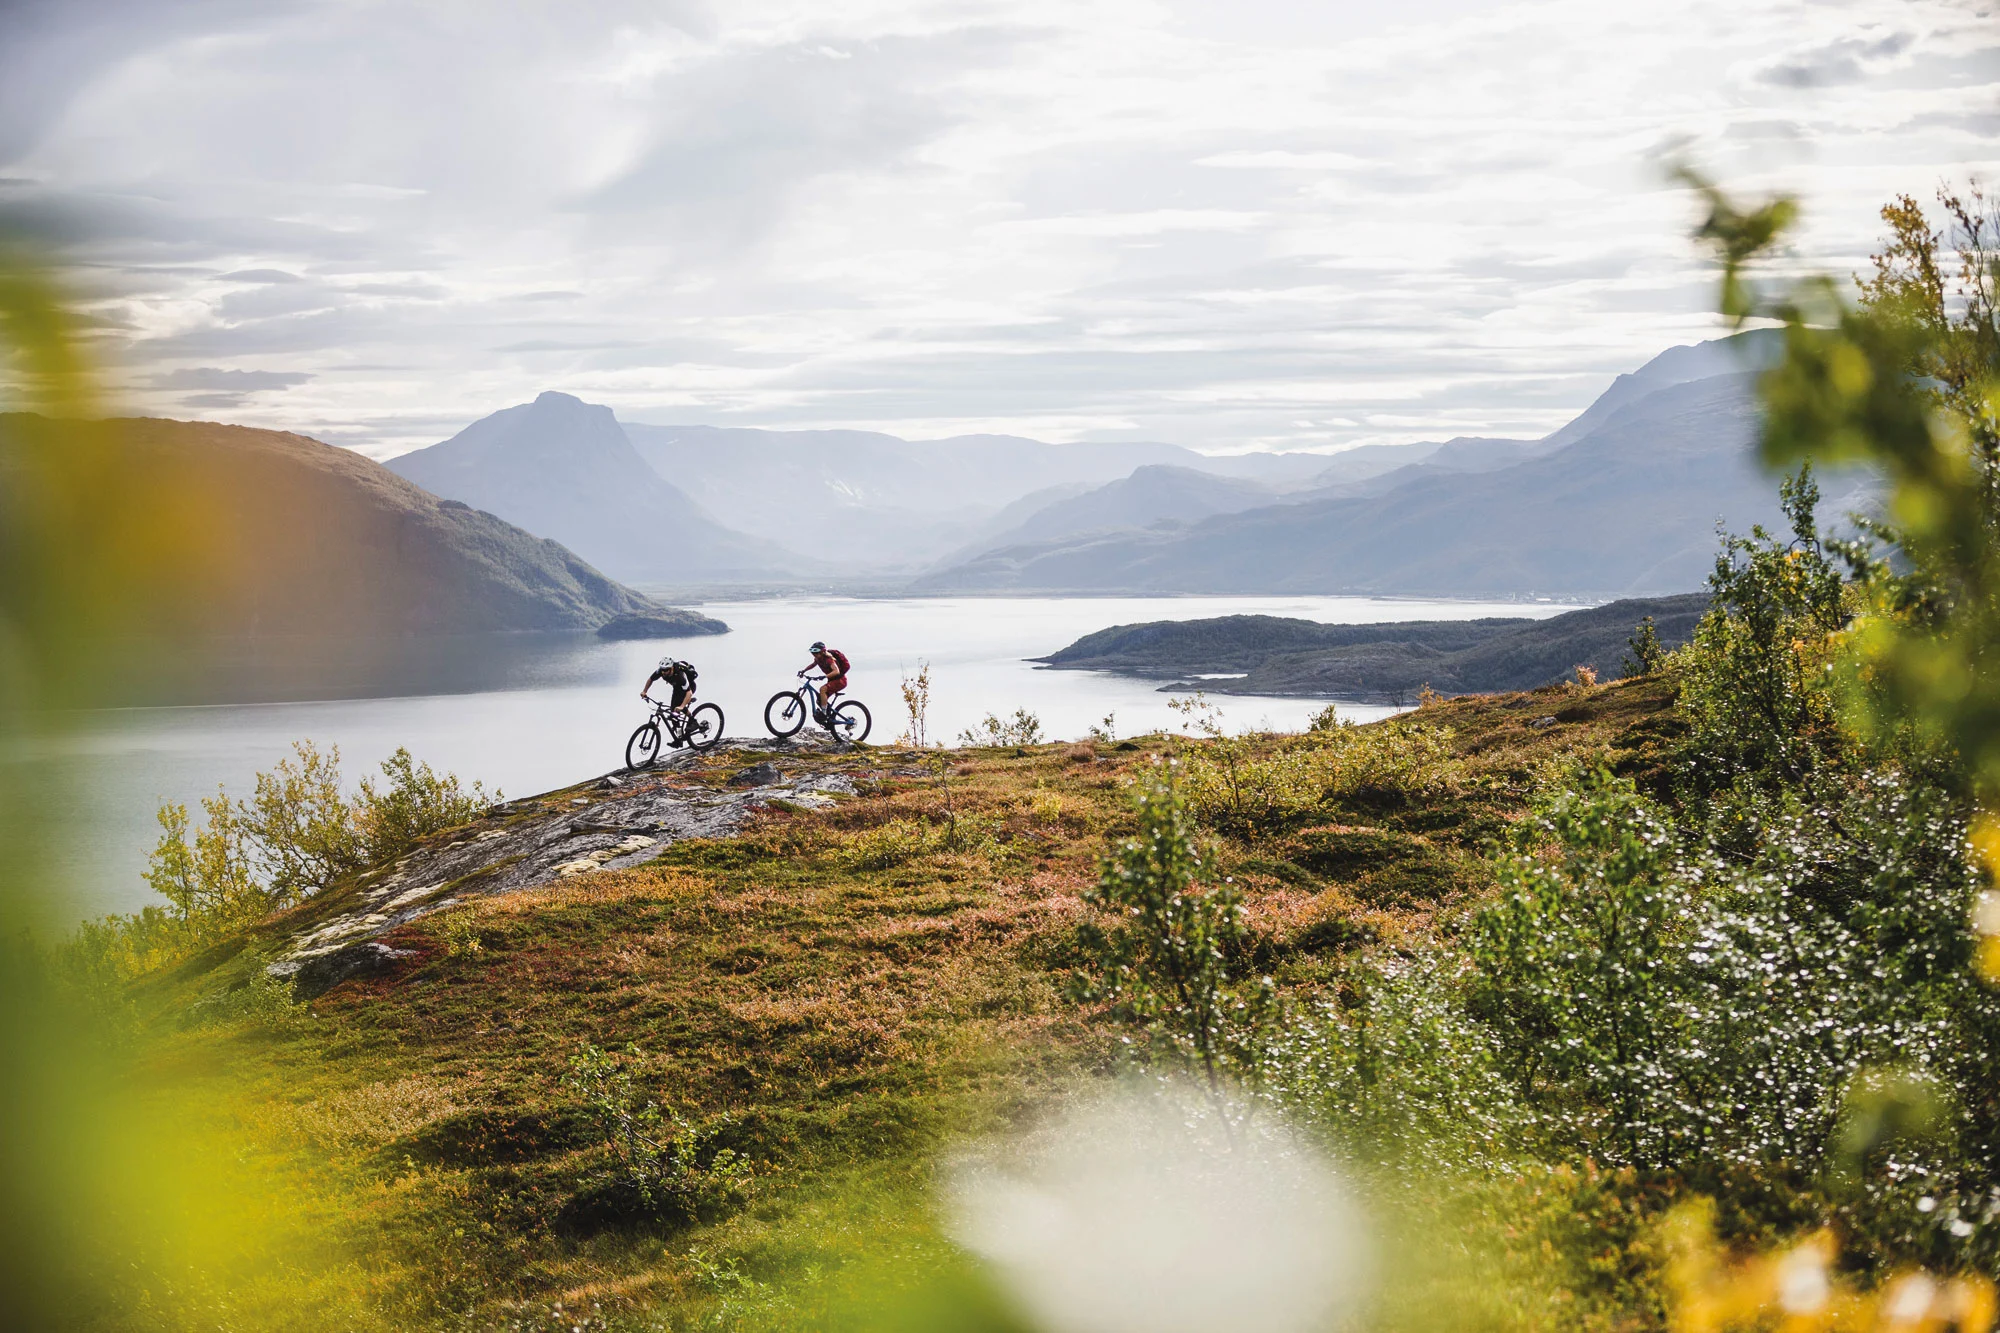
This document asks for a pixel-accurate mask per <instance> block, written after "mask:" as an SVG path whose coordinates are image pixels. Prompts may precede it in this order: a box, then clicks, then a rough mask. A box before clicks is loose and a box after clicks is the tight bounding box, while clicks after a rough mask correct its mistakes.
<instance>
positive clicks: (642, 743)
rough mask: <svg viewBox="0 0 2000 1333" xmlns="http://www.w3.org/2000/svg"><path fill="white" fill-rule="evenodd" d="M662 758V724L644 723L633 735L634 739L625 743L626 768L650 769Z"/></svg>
mask: <svg viewBox="0 0 2000 1333" xmlns="http://www.w3.org/2000/svg"><path fill="white" fill-rule="evenodd" d="M659 757H660V724H659V723H657V722H642V723H640V724H639V729H638V730H637V731H635V732H633V733H632V739H631V740H629V741H626V742H625V767H627V768H650V767H652V764H653V761H654V760H655V759H658V758H659Z"/></svg>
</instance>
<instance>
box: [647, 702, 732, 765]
mask: <svg viewBox="0 0 2000 1333" xmlns="http://www.w3.org/2000/svg"><path fill="white" fill-rule="evenodd" d="M721 739H722V710H721V709H720V708H717V707H716V706H715V705H714V704H696V705H695V706H694V709H693V711H689V710H688V709H685V708H673V707H669V706H668V705H667V704H664V703H662V702H660V701H659V700H658V699H655V700H653V716H652V719H651V720H650V721H647V722H641V723H640V724H639V729H638V730H637V731H635V732H633V733H632V739H631V740H629V741H626V742H625V767H627V768H646V767H648V766H650V765H651V764H652V762H653V761H654V760H656V759H658V758H659V757H660V746H661V745H662V744H663V743H664V744H666V745H671V746H673V747H674V748H675V749H679V748H680V747H681V746H683V745H692V746H693V747H694V748H695V749H697V750H713V749H714V748H715V746H716V743H717V742H718V741H720V740H721Z"/></svg>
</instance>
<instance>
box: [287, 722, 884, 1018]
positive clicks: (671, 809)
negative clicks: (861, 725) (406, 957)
mask: <svg viewBox="0 0 2000 1333" xmlns="http://www.w3.org/2000/svg"><path fill="white" fill-rule="evenodd" d="M735 748H736V749H737V750H738V751H739V752H742V751H748V752H751V753H779V752H781V753H784V754H787V755H790V756H792V767H794V768H795V769H798V770H802V771H799V772H797V774H796V776H795V777H793V778H792V779H791V780H790V781H789V782H787V781H786V780H785V779H784V776H783V774H782V773H781V771H780V770H779V768H778V766H777V765H776V764H773V763H771V762H769V761H765V762H761V763H758V764H755V765H753V766H751V767H750V768H749V769H746V770H745V774H746V775H754V776H755V778H756V781H755V783H754V785H751V786H748V787H744V786H726V787H712V786H709V785H707V784H706V783H703V782H700V781H697V780H694V778H693V774H695V773H698V772H700V771H702V769H703V766H704V762H703V761H704V760H705V759H707V758H709V757H708V756H698V755H694V754H691V753H687V752H682V753H678V754H674V755H670V756H668V757H667V758H665V759H663V760H661V761H660V763H659V764H658V765H657V766H656V767H654V768H652V769H648V770H646V771H644V772H640V773H633V774H629V775H627V776H625V777H624V778H622V779H621V780H620V781H619V782H617V783H616V784H610V783H606V782H605V781H604V780H602V779H599V780H598V781H596V782H593V783H591V784H589V788H588V789H589V791H590V792H591V793H592V794H591V795H588V796H572V795H570V791H574V790H576V789H574V788H571V789H569V790H568V791H562V792H553V793H549V794H547V795H544V796H540V797H529V798H524V799H521V800H516V801H509V802H506V803H504V804H502V805H496V806H493V807H491V808H489V809H488V811H487V813H486V816H485V818H484V819H483V820H482V821H481V825H482V826H479V827H474V828H471V829H465V830H460V831H458V832H457V833H456V834H454V835H453V836H452V837H451V838H450V839H449V840H448V841H443V842H437V843H431V844H427V845H425V846H422V847H419V848H417V849H416V850H415V851H413V852H411V853H410V854H409V855H407V856H405V857H403V858H401V859H400V860H398V861H396V862H395V863H394V864H392V865H387V866H381V867H377V868H375V869H373V870H370V871H368V872H366V873H364V874H363V875H362V877H361V903H360V905H359V906H357V907H355V908H353V909H351V910H349V911H347V912H344V913H342V914H340V915H338V916H336V917H333V918H332V919H330V920H326V921H322V922H319V923H317V924H316V925H314V926H313V927H312V928H310V929H308V930H305V931H302V932H300V933H299V934H298V935H296V936H294V937H293V939H292V940H291V942H290V946H289V948H288V949H287V950H286V952H285V953H284V955H283V956H282V957H280V958H279V959H278V960H277V961H276V962H273V963H272V964H270V965H269V967H268V968H267V969H266V970H267V971H268V972H269V973H270V975H272V976H274V977H278V978H280V979H290V980H291V981H292V983H293V986H294V988H295V989H296V990H297V991H298V992H299V994H300V995H302V996H309V995H317V994H320V993H322V992H324V991H326V990H328V989H331V988H332V987H333V986H336V985H339V984H340V982H341V981H344V980H346V979H347V978H348V977H350V976H355V975H359V974H360V973H361V972H362V971H364V970H366V969H369V968H379V967H381V966H384V965H386V964H387V962H389V961H393V959H394V958H396V957H400V956H402V955H401V954H399V953H398V952H397V951H396V950H394V949H390V948H388V947H387V946H385V945H379V944H376V943H375V942H376V940H377V937H379V936H381V935H383V934H385V933H387V932H388V931H391V930H394V929H395V928H396V927H398V926H401V925H404V924H406V923H408V922H410V921H414V920H416V919H418V918H420V917H423V916H427V915H429V914H430V913H433V912H437V911H441V910H444V909H446V908H449V907H453V906H456V905H458V904H460V903H463V902H466V901H468V900H472V899H477V898H481V897H488V896H491V895H495V894H506V893H519V892H521V891H523V890H526V889H532V888H537V887H540V886H541V885H544V884H551V883H554V882H556V881H557V880H560V879H567V878H569V877H571V876H574V875H583V874H594V873H596V872H597V871H600V870H626V869H630V868H632V867H634V866H638V865H643V864H645V863H646V862H647V861H650V860H652V859H653V858H655V857H657V856H658V855H659V854H660V853H661V852H663V851H664V850H666V848H668V847H669V846H671V845H672V844H673V843H675V842H677V841H679V840H680V839H683V838H725V837H729V836H731V835H733V834H735V833H736V832H738V831H739V830H740V829H741V828H742V826H743V821H744V820H745V819H746V818H748V817H749V816H750V815H751V813H753V812H754V811H757V810H760V809H764V808H767V807H769V806H771V805H772V804H773V803H774V802H780V801H782V802H784V803H786V804H788V805H791V806H795V807H801V808H806V809H817V808H820V807H823V806H828V805H832V804H833V803H834V798H835V797H836V796H841V795H852V794H854V793H855V792H857V791H858V790H859V785H858V784H857V782H856V780H855V777H854V776H853V774H852V773H851V772H849V771H827V770H826V769H825V767H824V762H825V758H826V757H827V756H831V755H833V754H837V753H845V752H848V751H850V750H851V749H852V748H853V747H850V746H845V745H840V744H836V743H835V742H833V741H832V740H830V739H827V738H806V737H802V738H794V739H792V740H786V741H754V742H745V743H742V744H740V745H738V746H737V747H735ZM815 759H817V760H819V761H820V766H819V767H818V768H815V767H814V760H815ZM879 777H880V774H879V773H871V774H869V775H866V777H865V780H867V781H870V782H873V781H878V780H879ZM370 946H373V949H375V950H379V952H374V951H371V948H370Z"/></svg>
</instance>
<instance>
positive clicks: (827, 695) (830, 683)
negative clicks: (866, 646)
mask: <svg viewBox="0 0 2000 1333" xmlns="http://www.w3.org/2000/svg"><path fill="white" fill-rule="evenodd" d="M812 659H813V666H816V667H818V668H819V669H820V671H821V672H823V673H824V674H825V676H826V679H825V680H823V681H821V682H820V686H819V706H820V707H821V708H825V707H827V705H828V702H829V701H830V700H832V698H833V696H834V695H836V694H839V693H840V692H841V691H842V690H844V689H846V688H847V654H846V653H843V652H841V651H840V649H838V648H829V647H827V646H826V645H825V644H824V643H815V644H814V645H813V646H812ZM808 669H810V668H808ZM799 674H800V675H802V676H803V675H804V674H805V672H804V671H801V672H800V673H799Z"/></svg>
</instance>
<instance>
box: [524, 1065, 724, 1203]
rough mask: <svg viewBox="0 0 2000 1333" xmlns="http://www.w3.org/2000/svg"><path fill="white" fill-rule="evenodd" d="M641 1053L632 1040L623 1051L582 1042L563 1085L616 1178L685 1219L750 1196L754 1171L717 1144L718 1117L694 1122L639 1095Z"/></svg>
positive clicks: (645, 1200) (643, 1198) (644, 1200)
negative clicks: (608, 1155) (592, 1128)
mask: <svg viewBox="0 0 2000 1333" xmlns="http://www.w3.org/2000/svg"><path fill="white" fill-rule="evenodd" d="M642 1058H643V1055H642V1053H641V1052H640V1050H639V1048H638V1047H637V1046H627V1047H626V1048H625V1051H624V1055H623V1056H622V1057H620V1056H618V1055H614V1054H612V1053H610V1052H608V1051H605V1050H603V1049H601V1048H599V1047H597V1046H594V1045H590V1044H588V1043H586V1044H585V1045H584V1047H583V1048H582V1049H581V1050H579V1051H578V1052H577V1053H576V1054H575V1055H573V1056H571V1057H570V1061H569V1074H568V1076H567V1077H565V1078H564V1079H563V1088H564V1090H565V1091H566V1092H568V1093H570V1095H572V1096H574V1097H575V1098H576V1099H577V1100H578V1101H580V1102H581V1103H582V1104H583V1110H584V1113H585V1114H586V1115H587V1116H588V1117H589V1118H590V1120H591V1121H592V1123H594V1124H595V1125H596V1127H597V1130H598V1132H599V1133H600V1134H601V1135H602V1137H603V1140H604V1143H605V1145H606V1146H607V1147H608V1148H610V1150H611V1152H612V1155H613V1157H614V1158H615V1160H616V1162H617V1165H616V1167H615V1180H614V1182H613V1183H614V1184H616V1185H617V1186H619V1187H621V1188H622V1189H624V1190H626V1191H629V1192H630V1193H631V1194H632V1195H633V1196H635V1197H636V1199H637V1200H638V1202H639V1203H640V1204H641V1205H643V1207H645V1208H646V1209H648V1210H650V1211H652V1212H655V1213H673V1214H678V1215H679V1217H681V1218H683V1219H686V1220H697V1219H704V1218H710V1217H715V1216H718V1215H719V1214H721V1213H722V1212H724V1211H726V1210H728V1209H729V1208H730V1207H732V1206H734V1205H736V1204H739V1203H741V1202H742V1201H743V1200H744V1199H745V1198H746V1197H748V1195H749V1192H750V1188H751V1184H752V1180H753V1178H754V1174H755V1173H754V1171H753V1170H752V1168H751V1165H750V1162H749V1161H748V1160H747V1159H745V1158H743V1157H741V1156H739V1155H738V1154H737V1153H736V1152H735V1150H734V1149H730V1148H721V1147H717V1146H716V1145H715V1139H716V1136H717V1134H718V1133H720V1132H721V1130H722V1129H724V1128H727V1127H728V1126H729V1125H731V1124H733V1123H734V1121H733V1120H731V1119H730V1118H729V1117H727V1116H724V1117H721V1119H720V1121H719V1122H718V1123H717V1124H715V1125H711V1126H698V1125H696V1124H695V1123H694V1122H692V1121H690V1120H689V1119H688V1118H687V1117H686V1116H684V1115H682V1114H681V1113H680V1112H679V1111H670V1110H667V1109H665V1108H663V1107H662V1106H661V1105H660V1103H659V1102H658V1101H657V1100H655V1099H651V1098H644V1097H642V1096H641V1095H640V1093H639V1090H638V1087H637V1085H636V1081H635V1079H634V1077H633V1066H634V1065H635V1064H636V1063H638V1062H639V1061H640V1060H641V1059H642Z"/></svg>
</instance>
